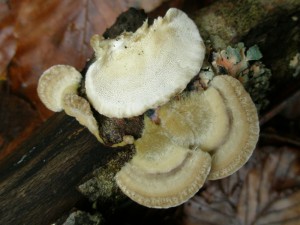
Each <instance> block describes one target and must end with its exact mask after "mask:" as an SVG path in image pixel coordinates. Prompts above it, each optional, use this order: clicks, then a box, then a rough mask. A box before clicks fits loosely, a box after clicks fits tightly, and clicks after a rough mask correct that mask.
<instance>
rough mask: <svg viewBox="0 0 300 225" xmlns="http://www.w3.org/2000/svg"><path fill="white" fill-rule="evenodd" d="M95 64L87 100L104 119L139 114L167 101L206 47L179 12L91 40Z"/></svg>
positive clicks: (199, 62) (89, 74)
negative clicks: (111, 36) (150, 22)
mask: <svg viewBox="0 0 300 225" xmlns="http://www.w3.org/2000/svg"><path fill="white" fill-rule="evenodd" d="M91 45H92V47H93V49H94V51H95V54H96V61H95V62H94V63H93V64H92V65H91V66H90V67H89V69H88V71H87V74H86V80H85V87H86V93H87V97H88V99H89V101H90V102H91V104H92V105H93V107H94V108H95V109H96V110H97V111H98V112H99V113H100V114H103V115H105V116H108V117H116V118H125V117H133V116H137V115H141V114H142V113H144V112H145V111H146V110H148V109H150V108H155V107H157V106H159V105H162V104H164V103H166V102H167V101H169V99H170V98H171V97H172V96H173V95H175V94H176V93H179V92H181V91H182V90H183V89H184V88H185V87H186V85H187V84H188V82H189V81H190V80H191V79H192V78H193V77H194V76H195V75H196V74H197V73H198V72H199V71H200V68H201V66H202V62H203V59H204V55H205V46H204V44H203V41H202V39H201V37H200V34H199V31H198V29H197V27H196V25H195V24H194V22H193V21H192V20H191V19H189V18H188V16H187V15H186V14H185V13H184V12H182V11H180V10H178V9H174V8H172V9H169V10H168V11H167V13H166V15H165V16H164V17H163V18H161V17H159V18H157V19H156V20H154V22H153V24H152V25H151V26H148V22H147V21H145V22H144V24H143V25H142V26H141V27H140V28H139V29H138V30H137V31H136V32H135V33H131V32H125V33H123V34H122V35H120V36H118V37H117V38H115V39H107V40H104V39H103V38H102V37H100V36H97V35H96V36H93V37H92V39H91Z"/></svg>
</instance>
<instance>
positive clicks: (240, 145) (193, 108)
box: [116, 75, 259, 208]
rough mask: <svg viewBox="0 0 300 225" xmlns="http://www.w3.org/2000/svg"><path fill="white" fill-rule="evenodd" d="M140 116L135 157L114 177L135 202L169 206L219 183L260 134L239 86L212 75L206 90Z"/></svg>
mask: <svg viewBox="0 0 300 225" xmlns="http://www.w3.org/2000/svg"><path fill="white" fill-rule="evenodd" d="M157 116H158V118H159V121H160V123H159V124H156V123H155V122H154V121H152V120H151V119H149V118H148V117H145V128H144V131H143V135H142V137H141V138H140V139H138V140H136V141H135V143H134V145H135V148H136V154H135V155H134V156H133V158H132V160H131V161H129V162H128V163H127V164H126V165H125V166H124V167H123V168H122V169H121V170H120V171H119V172H118V173H117V175H116V181H117V184H118V185H119V187H120V188H121V190H122V191H123V192H124V193H125V194H126V195H127V196H128V197H130V198H131V199H133V200H134V201H136V202H138V203H140V204H142V205H145V206H148V207H154V208H168V207H173V206H176V205H179V204H181V203H183V202H185V201H187V200H188V199H189V198H191V197H192V196H193V195H194V194H195V193H196V192H197V191H198V190H199V189H200V188H201V187H202V185H203V184H204V182H205V180H207V179H209V180H215V179H221V178H223V177H226V176H229V175H231V174H232V173H234V172H236V171H237V170H238V169H239V168H241V167H242V166H243V165H244V164H245V163H246V162H247V161H248V159H249V158H250V156H251V154H252V152H253V150H254V148H255V146H256V143H257V140H258V135H259V125H258V124H259V123H258V116H257V111H256V108H255V105H254V103H253V102H252V100H251V97H250V96H249V94H248V93H247V92H246V91H245V89H244V87H243V85H242V84H241V83H240V82H239V81H238V80H237V79H235V78H233V77H230V76H228V75H222V76H216V77H215V78H214V79H213V80H212V81H211V82H210V84H209V87H208V89H207V90H200V91H199V90H197V91H192V92H191V93H184V94H182V95H181V97H179V98H176V99H173V100H172V101H170V102H168V103H167V104H166V105H163V106H162V107H160V108H159V109H158V110H157Z"/></svg>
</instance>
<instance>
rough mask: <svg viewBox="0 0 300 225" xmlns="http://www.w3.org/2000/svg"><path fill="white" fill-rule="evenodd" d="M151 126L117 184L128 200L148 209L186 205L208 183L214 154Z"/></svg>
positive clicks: (149, 122) (121, 171)
mask: <svg viewBox="0 0 300 225" xmlns="http://www.w3.org/2000/svg"><path fill="white" fill-rule="evenodd" d="M151 123H152V122H151V121H150V120H149V119H146V120H145V133H144V134H143V137H142V138H140V139H139V140H137V142H136V143H135V147H136V151H137V153H136V154H135V156H134V157H133V158H132V160H131V161H130V162H129V163H127V164H126V165H125V166H124V167H123V168H122V169H121V170H120V171H119V172H118V173H117V175H116V181H117V184H118V186H119V187H120V188H121V190H122V191H123V192H124V193H125V194H126V195H127V196H128V197H130V198H131V199H133V200H134V201H136V202H138V203H139V204H142V205H144V206H147V207H152V208H168V207H171V206H176V205H179V204H182V203H183V202H185V201H186V200H187V199H189V198H190V197H191V196H193V195H194V194H195V193H196V192H197V191H198V190H199V189H200V188H201V187H202V185H203V184H204V182H205V180H206V177H207V175H208V173H209V171H210V164H211V162H210V160H211V158H210V155H209V154H208V153H206V152H203V151H200V150H197V149H196V150H190V149H188V148H185V147H182V146H179V145H177V144H176V143H172V141H171V140H170V139H169V138H167V137H166V136H165V135H164V134H163V133H161V132H160V129H159V127H158V126H157V125H155V124H153V123H152V124H151ZM154 126H156V127H154ZM150 127H152V128H150ZM153 127H154V128H153ZM149 130H150V131H149Z"/></svg>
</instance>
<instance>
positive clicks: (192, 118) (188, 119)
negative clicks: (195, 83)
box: [158, 87, 229, 151]
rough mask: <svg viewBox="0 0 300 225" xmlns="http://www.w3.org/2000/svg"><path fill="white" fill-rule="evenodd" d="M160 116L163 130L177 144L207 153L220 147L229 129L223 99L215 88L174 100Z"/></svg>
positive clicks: (159, 113) (164, 107)
mask: <svg viewBox="0 0 300 225" xmlns="http://www.w3.org/2000/svg"><path fill="white" fill-rule="evenodd" d="M158 115H159V118H160V122H161V126H162V129H163V130H165V131H166V133H167V134H168V136H169V137H170V138H171V139H172V140H173V141H174V142H176V143H178V144H179V145H182V146H186V147H189V146H199V147H200V148H201V150H205V151H213V150H215V149H216V148H217V147H218V146H220V145H221V144H222V143H223V142H224V141H225V138H226V136H227V133H228V129H229V116H228V113H227V110H226V106H225V104H224V101H223V98H222V96H221V95H220V94H219V92H218V91H217V90H216V89H215V88H213V87H209V88H208V89H207V90H206V91H197V92H192V93H190V94H189V95H188V96H185V97H183V98H181V99H180V100H173V101H172V102H170V103H168V104H166V105H164V106H162V107H161V108H160V109H159V111H158Z"/></svg>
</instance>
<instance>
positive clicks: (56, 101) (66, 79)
mask: <svg viewBox="0 0 300 225" xmlns="http://www.w3.org/2000/svg"><path fill="white" fill-rule="evenodd" d="M81 79H82V76H81V74H80V73H79V72H78V71H77V70H76V69H75V68H74V67H72V66H68V65H55V66H52V67H50V68H49V69H47V70H46V71H45V72H44V73H43V74H42V75H41V77H40V79H39V82H38V87H37V92H38V96H39V98H40V99H41V101H42V102H43V103H44V105H45V106H46V107H47V108H48V109H50V110H52V111H54V112H59V111H62V110H63V98H64V96H65V95H66V94H68V93H77V89H78V87H79V85H80V81H81Z"/></svg>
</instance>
